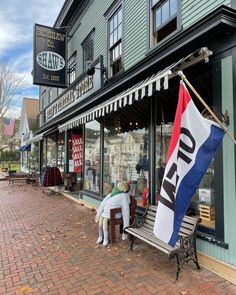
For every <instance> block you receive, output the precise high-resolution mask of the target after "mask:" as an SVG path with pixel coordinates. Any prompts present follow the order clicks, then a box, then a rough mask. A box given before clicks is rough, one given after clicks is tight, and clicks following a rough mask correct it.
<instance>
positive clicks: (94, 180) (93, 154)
mask: <svg viewBox="0 0 236 295" xmlns="http://www.w3.org/2000/svg"><path fill="white" fill-rule="evenodd" d="M100 128H101V127H100V123H98V122H97V121H92V122H89V123H87V124H85V135H84V162H85V171H84V184H83V187H84V189H88V190H90V191H93V192H96V193H99V191H100V133H101V131H100Z"/></svg>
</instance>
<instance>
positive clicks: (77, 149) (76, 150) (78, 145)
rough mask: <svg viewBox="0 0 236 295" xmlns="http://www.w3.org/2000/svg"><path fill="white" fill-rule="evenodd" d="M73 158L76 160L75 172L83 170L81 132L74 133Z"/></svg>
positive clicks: (72, 137)
mask: <svg viewBox="0 0 236 295" xmlns="http://www.w3.org/2000/svg"><path fill="white" fill-rule="evenodd" d="M71 140H72V159H73V160H74V172H77V173H79V172H81V171H82V166H83V138H82V135H80V134H72V135H71Z"/></svg>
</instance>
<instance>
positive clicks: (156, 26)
mask: <svg viewBox="0 0 236 295" xmlns="http://www.w3.org/2000/svg"><path fill="white" fill-rule="evenodd" d="M151 9H152V17H151V20H152V27H153V29H152V32H153V38H152V39H153V40H152V45H156V44H157V43H159V42H160V41H162V40H163V39H165V38H166V37H167V36H168V35H170V34H171V33H172V32H174V31H175V30H176V29H177V12H178V0H162V1H160V0H159V1H158V0H151Z"/></svg>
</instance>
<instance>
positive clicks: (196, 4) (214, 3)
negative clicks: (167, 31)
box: [182, 0, 231, 30]
mask: <svg viewBox="0 0 236 295" xmlns="http://www.w3.org/2000/svg"><path fill="white" fill-rule="evenodd" d="M230 3H231V0H208V1H206V0H199V1H196V0H183V1H182V26H183V29H184V30H185V29H186V28H187V27H189V26H191V25H192V24H194V23H195V22H197V21H199V20H200V19H201V18H203V17H204V16H206V15H207V14H209V13H210V12H211V11H212V10H214V9H216V8H217V7H219V6H220V5H222V4H224V5H228V6H230Z"/></svg>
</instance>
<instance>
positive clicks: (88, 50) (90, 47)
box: [81, 29, 95, 71]
mask: <svg viewBox="0 0 236 295" xmlns="http://www.w3.org/2000/svg"><path fill="white" fill-rule="evenodd" d="M94 33H95V29H93V30H92V31H91V32H90V33H89V35H88V36H87V37H86V38H85V40H84V41H83V42H82V44H81V46H82V48H83V70H84V71H85V70H86V69H87V68H88V66H89V65H90V64H91V63H92V62H93V58H94V57H93V55H94Z"/></svg>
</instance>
